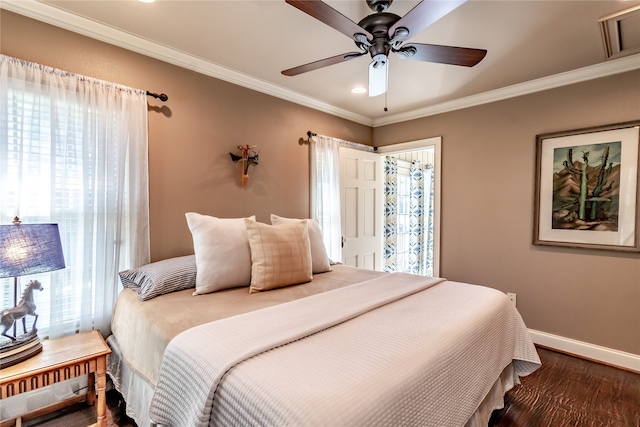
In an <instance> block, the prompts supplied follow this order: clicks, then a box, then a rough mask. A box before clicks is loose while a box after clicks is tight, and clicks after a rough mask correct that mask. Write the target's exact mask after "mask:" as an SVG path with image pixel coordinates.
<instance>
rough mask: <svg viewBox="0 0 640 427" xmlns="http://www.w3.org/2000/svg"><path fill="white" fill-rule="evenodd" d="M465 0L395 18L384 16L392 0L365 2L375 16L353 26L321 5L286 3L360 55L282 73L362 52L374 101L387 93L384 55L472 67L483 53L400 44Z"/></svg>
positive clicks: (298, 0) (423, 6) (429, 0)
mask: <svg viewBox="0 0 640 427" xmlns="http://www.w3.org/2000/svg"><path fill="white" fill-rule="evenodd" d="M465 1H466V0H457V1H439V0H424V1H421V2H420V3H418V4H417V5H416V6H415V7H414V8H413V9H411V10H410V11H409V12H408V13H407V14H406V15H405V16H403V17H400V16H398V15H396V14H393V13H389V12H386V10H387V9H388V8H389V6H390V5H391V3H393V0H366V2H367V5H368V6H369V8H370V9H371V10H373V11H374V12H375V13H373V14H371V15H368V16H366V17H365V18H363V19H362V20H361V21H360V22H358V23H357V24H356V23H355V22H353V21H352V20H351V19H349V18H347V17H346V16H344V15H343V14H341V13H340V12H338V11H337V10H335V9H333V8H332V7H331V6H329V5H328V4H326V3H324V2H322V1H319V0H286V2H287V3H289V4H290V5H292V6H293V7H295V8H297V9H300V10H301V11H303V12H305V13H306V14H308V15H310V16H312V17H314V18H316V19H317V20H319V21H322V22H324V23H325V24H327V25H328V26H330V27H332V28H334V29H336V30H337V31H340V32H341V33H343V34H345V35H346V36H347V37H349V38H352V39H353V41H354V42H355V43H356V46H358V48H359V49H360V52H348V53H343V54H341V55H336V56H332V57H330V58H325V59H321V60H319V61H314V62H311V63H309V64H305V65H300V66H298V67H294V68H289V69H288V70H284V71H282V74H284V75H285V76H295V75H298V74H302V73H306V72H308V71H313V70H317V69H319V68H323V67H327V66H329V65H334V64H339V63H341V62H346V61H350V60H352V59H355V58H359V57H360V56H363V55H365V54H367V53H368V54H369V55H371V58H372V59H373V60H372V62H371V63H370V64H369V96H377V95H381V94H383V93H386V92H387V80H388V72H389V64H388V62H389V53H390V52H395V53H397V54H398V56H399V57H400V58H401V59H408V60H413V61H427V62H437V63H441V64H451V65H462V66H465V67H473V66H474V65H476V64H477V63H478V62H480V61H481V60H482V58H484V57H485V55H486V54H487V51H486V50H484V49H472V48H466V47H455V46H442V45H433V44H422V43H411V44H403V43H404V42H405V41H407V40H408V39H409V38H411V37H413V36H415V35H416V34H418V33H419V32H420V31H422V30H424V29H425V28H426V27H428V26H429V25H431V24H433V23H434V22H435V21H437V20H438V19H440V18H442V17H443V16H445V15H446V14H447V13H449V12H451V11H452V10H454V9H455V8H457V7H458V6H460V5H461V4H463V3H464V2H465Z"/></svg>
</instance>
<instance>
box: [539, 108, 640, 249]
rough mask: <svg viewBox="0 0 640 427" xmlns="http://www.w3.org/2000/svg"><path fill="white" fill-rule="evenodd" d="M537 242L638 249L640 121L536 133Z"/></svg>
mask: <svg viewBox="0 0 640 427" xmlns="http://www.w3.org/2000/svg"><path fill="white" fill-rule="evenodd" d="M535 174H536V176H535V191H534V194H535V195H534V215H533V244H534V245H547V246H561V247H570V248H586V249H601V250H611V251H623V252H640V224H639V222H640V219H639V218H640V120H635V121H631V122H625V123H617V124H611V125H604V126H597V127H592V128H585V129H578V130H570V131H562V132H554V133H547V134H540V135H536V172H535Z"/></svg>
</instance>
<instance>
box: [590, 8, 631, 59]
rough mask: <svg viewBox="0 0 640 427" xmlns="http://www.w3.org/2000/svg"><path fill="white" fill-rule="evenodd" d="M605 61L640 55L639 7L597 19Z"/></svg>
mask: <svg viewBox="0 0 640 427" xmlns="http://www.w3.org/2000/svg"><path fill="white" fill-rule="evenodd" d="M598 22H599V23H600V29H601V30H602V38H603V40H604V50H605V54H606V56H607V59H614V58H619V57H621V56H626V55H632V54H634V53H640V5H638V6H634V7H632V8H630V9H625V10H623V11H620V12H616V13H612V14H611V15H606V16H603V17H601V18H600V19H598Z"/></svg>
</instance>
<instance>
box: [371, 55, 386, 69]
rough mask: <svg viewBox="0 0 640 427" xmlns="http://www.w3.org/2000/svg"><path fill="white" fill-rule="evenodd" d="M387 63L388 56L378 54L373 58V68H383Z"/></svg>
mask: <svg viewBox="0 0 640 427" xmlns="http://www.w3.org/2000/svg"><path fill="white" fill-rule="evenodd" d="M386 63H387V56H386V55H383V54H378V55H375V56H374V57H373V68H381V67H384V65H385V64H386Z"/></svg>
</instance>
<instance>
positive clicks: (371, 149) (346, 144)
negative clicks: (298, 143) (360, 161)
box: [307, 130, 378, 153]
mask: <svg viewBox="0 0 640 427" xmlns="http://www.w3.org/2000/svg"><path fill="white" fill-rule="evenodd" d="M307 136H308V137H309V139H311V138H312V137H314V136H318V134H317V133H314V132H311V131H310V130H308V131H307ZM336 139H338V138H336ZM338 141H339V145H340V146H341V147H346V148H353V149H354V150H362V151H368V152H370V153H373V152H375V151H378V147H372V146H370V145H366V144H360V143H359V142H351V141H345V140H342V139H338Z"/></svg>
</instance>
